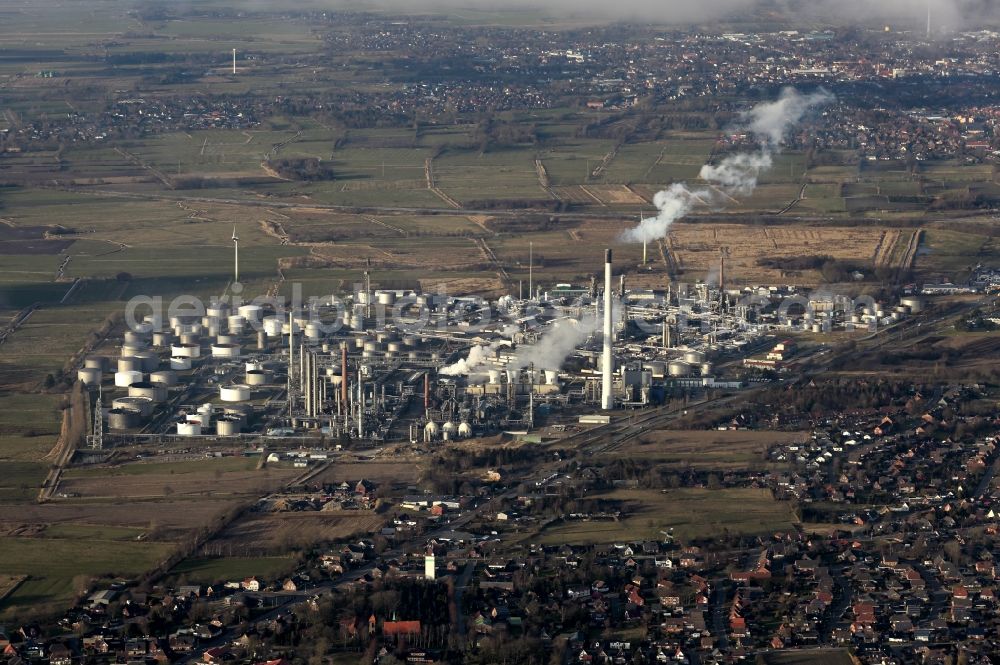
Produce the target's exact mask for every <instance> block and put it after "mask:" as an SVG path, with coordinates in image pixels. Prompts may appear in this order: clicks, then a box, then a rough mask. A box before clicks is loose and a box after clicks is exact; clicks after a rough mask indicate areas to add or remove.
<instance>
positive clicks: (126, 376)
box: [115, 370, 142, 388]
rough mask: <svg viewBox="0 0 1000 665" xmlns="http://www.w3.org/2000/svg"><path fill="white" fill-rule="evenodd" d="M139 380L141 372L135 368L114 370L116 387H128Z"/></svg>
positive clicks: (140, 379)
mask: <svg viewBox="0 0 1000 665" xmlns="http://www.w3.org/2000/svg"><path fill="white" fill-rule="evenodd" d="M139 381H142V372H139V371H135V370H129V371H125V372H115V386H117V387H118V388H128V387H129V386H131V385H132V384H133V383H138V382H139Z"/></svg>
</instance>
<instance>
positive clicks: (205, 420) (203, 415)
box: [188, 404, 215, 427]
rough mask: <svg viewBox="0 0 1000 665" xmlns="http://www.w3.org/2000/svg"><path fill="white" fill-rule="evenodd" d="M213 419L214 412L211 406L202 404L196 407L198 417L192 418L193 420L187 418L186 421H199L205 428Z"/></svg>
mask: <svg viewBox="0 0 1000 665" xmlns="http://www.w3.org/2000/svg"><path fill="white" fill-rule="evenodd" d="M214 417H215V414H214V412H213V410H212V405H211V404H202V405H201V406H199V407H198V415H196V416H194V417H193V418H188V420H192V419H193V420H199V421H201V423H202V424H203V425H205V426H206V427H208V425H209V424H211V422H212V418H214Z"/></svg>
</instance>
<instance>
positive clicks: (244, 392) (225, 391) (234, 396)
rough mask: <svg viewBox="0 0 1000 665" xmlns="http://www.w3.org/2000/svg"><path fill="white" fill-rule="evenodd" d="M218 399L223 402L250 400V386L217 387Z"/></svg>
mask: <svg viewBox="0 0 1000 665" xmlns="http://www.w3.org/2000/svg"><path fill="white" fill-rule="evenodd" d="M219 399H221V400H222V401H223V402H246V401H249V400H250V386H246V385H232V386H219Z"/></svg>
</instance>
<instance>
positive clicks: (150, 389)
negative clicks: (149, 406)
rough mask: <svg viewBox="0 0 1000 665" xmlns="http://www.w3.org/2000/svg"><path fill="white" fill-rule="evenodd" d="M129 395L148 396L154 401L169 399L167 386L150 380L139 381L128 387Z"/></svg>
mask: <svg viewBox="0 0 1000 665" xmlns="http://www.w3.org/2000/svg"><path fill="white" fill-rule="evenodd" d="M128 396H129V397H146V398H148V399H151V400H153V401H154V402H162V401H163V400H165V399H167V387H166V386H164V385H161V384H159V383H152V382H150V381H138V382H136V383H133V384H132V385H131V386H129V387H128Z"/></svg>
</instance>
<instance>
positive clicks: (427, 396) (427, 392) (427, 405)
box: [424, 373, 431, 414]
mask: <svg viewBox="0 0 1000 665" xmlns="http://www.w3.org/2000/svg"><path fill="white" fill-rule="evenodd" d="M430 409H431V375H430V374H427V373H425V374H424V413H425V414H426V413H427V412H428V411H430Z"/></svg>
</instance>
